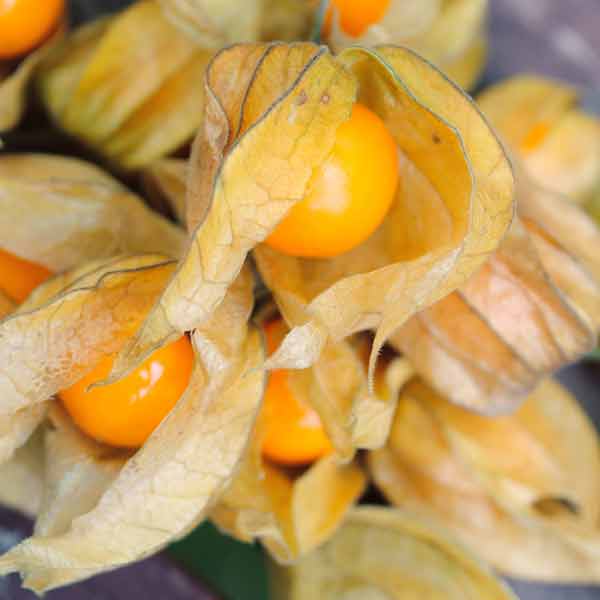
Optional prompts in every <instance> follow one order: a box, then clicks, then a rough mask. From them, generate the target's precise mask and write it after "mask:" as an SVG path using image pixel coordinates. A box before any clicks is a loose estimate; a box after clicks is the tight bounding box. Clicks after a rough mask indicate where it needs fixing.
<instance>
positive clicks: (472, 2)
mask: <svg viewBox="0 0 600 600" xmlns="http://www.w3.org/2000/svg"><path fill="white" fill-rule="evenodd" d="M487 11H488V2H487V0H391V1H390V3H389V7H388V8H387V10H386V12H385V14H384V16H383V18H382V19H381V21H379V22H378V23H375V24H373V25H371V26H369V27H368V28H367V29H366V30H365V31H364V33H362V34H361V35H360V36H359V37H353V36H350V35H348V34H347V33H345V32H344V31H343V30H342V29H341V27H340V25H339V21H338V19H339V16H338V14H337V10H336V9H335V7H334V9H333V11H332V25H331V31H330V32H329V34H328V35H327V41H328V42H329V43H330V44H331V46H332V47H333V48H334V50H336V51H339V50H341V49H342V48H346V47H348V46H352V45H355V44H359V45H362V46H374V47H375V46H378V45H381V44H401V45H403V46H406V47H408V48H412V49H413V50H415V51H416V52H418V53H419V54H421V55H422V56H424V57H425V58H427V59H428V60H430V61H431V62H433V63H434V64H435V65H436V66H437V67H438V68H440V69H441V70H442V71H444V72H445V73H446V74H447V75H448V76H450V77H451V78H452V79H453V80H454V81H456V82H457V83H458V84H459V85H460V86H461V87H463V88H465V89H471V88H472V87H474V85H475V83H476V82H477V80H478V79H479V76H480V75H481V72H482V71H483V69H484V67H485V62H486V59H487Z"/></svg>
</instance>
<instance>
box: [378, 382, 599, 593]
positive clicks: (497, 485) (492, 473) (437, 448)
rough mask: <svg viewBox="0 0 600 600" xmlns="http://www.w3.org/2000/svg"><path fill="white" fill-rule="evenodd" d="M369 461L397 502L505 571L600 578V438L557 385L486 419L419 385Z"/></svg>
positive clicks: (405, 394)
mask: <svg viewBox="0 0 600 600" xmlns="http://www.w3.org/2000/svg"><path fill="white" fill-rule="evenodd" d="M582 457H583V459H582ZM368 464H369V467H370V471H371V474H372V476H373V477H374V480H375V482H376V484H377V485H378V487H379V488H380V489H381V490H382V491H383V492H384V494H385V495H386V496H387V498H388V499H389V500H390V501H391V502H392V503H393V504H395V505H398V506H401V507H403V508H406V509H410V510H414V511H416V512H417V513H418V514H420V515H422V516H423V517H425V518H428V519H433V520H435V521H437V522H441V523H443V525H444V526H445V527H446V528H448V529H449V530H450V531H452V532H453V533H454V534H455V535H456V536H457V537H458V538H459V539H461V540H462V541H463V542H464V543H465V544H467V545H468V546H470V547H471V548H472V549H473V550H474V551H475V552H476V553H477V554H478V555H479V556H481V557H482V558H483V559H485V560H487V561H489V562H491V563H492V564H493V565H494V566H495V567H497V568H498V569H500V570H501V571H503V572H504V573H507V574H510V575H512V576H515V577H524V578H529V579H540V580H547V581H578V582H597V581H599V580H600V530H599V529H598V522H599V521H598V517H599V516H600V514H599V513H600V492H599V490H600V451H599V445H598V438H597V434H596V431H595V429H594V427H593V425H592V424H591V423H590V422H589V420H588V419H587V417H586V416H585V414H584V413H583V411H582V410H581V408H580V407H579V406H578V404H577V402H576V400H575V399H574V398H573V397H572V396H571V395H570V394H569V393H568V392H567V391H566V390H565V389H563V388H562V387H561V386H560V385H559V384H558V383H555V382H553V381H552V380H550V379H548V380H545V381H543V382H542V383H541V384H540V385H539V386H538V387H537V388H536V390H535V391H534V393H533V394H532V395H531V396H530V397H529V398H528V399H527V400H526V401H525V402H524V403H523V405H522V406H521V407H520V408H519V410H518V411H517V412H515V413H514V414H513V415H510V416H506V417H499V418H495V419H489V418H486V417H482V416H478V415H476V414H473V413H472V412H469V411H466V410H464V409H462V408H460V407H457V406H455V405H453V404H451V403H450V402H448V401H447V400H446V399H444V398H443V397H441V396H439V395H438V394H437V393H436V392H434V391H433V390H432V389H431V388H429V387H427V386H426V385H425V384H424V383H422V382H421V381H418V380H415V381H414V382H413V383H412V384H410V385H409V386H407V387H406V388H405V389H404V392H403V394H402V397H401V399H400V402H399V406H398V411H397V413H396V418H395V421H394V424H393V426H392V431H391V434H390V437H389V440H388V443H387V446H386V447H385V448H384V449H381V450H377V451H374V452H372V453H370V454H369V461H368Z"/></svg>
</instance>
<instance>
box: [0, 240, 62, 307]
mask: <svg viewBox="0 0 600 600" xmlns="http://www.w3.org/2000/svg"><path fill="white" fill-rule="evenodd" d="M51 275H52V273H51V272H50V271H49V270H48V269H46V267H43V266H42V265H38V264H36V263H34V262H30V261H28V260H25V259H24V258H19V257H18V256H15V255H14V254H11V253H10V252H6V251H5V250H0V290H2V291H3V292H4V293H5V294H6V295H7V296H9V297H10V298H12V299H13V300H14V301H15V302H18V303H21V302H23V300H25V298H27V296H29V294H30V293H31V292H32V291H33V290H34V289H35V288H36V287H37V286H38V285H40V284H41V283H43V282H44V281H45V280H46V279H48V277H50V276H51Z"/></svg>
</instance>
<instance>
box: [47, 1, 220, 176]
mask: <svg viewBox="0 0 600 600" xmlns="http://www.w3.org/2000/svg"><path fill="white" fill-rule="evenodd" d="M213 52H214V51H213V50H211V49H210V48H205V47H203V46H202V45H199V44H198V43H197V42H195V41H194V40H193V39H192V38H191V37H190V36H189V35H187V34H185V33H184V32H183V31H181V30H180V29H179V28H178V27H177V26H175V25H174V24H172V23H171V21H169V20H168V19H167V17H166V16H165V14H164V12H163V8H162V7H161V5H160V2H159V1H158V0H141V1H140V2H136V3H135V4H134V5H133V6H132V7H130V8H129V9H127V10H125V11H123V12H122V13H120V14H118V15H117V16H115V17H111V18H107V19H103V20H99V21H94V22H92V23H91V24H89V25H85V26H83V27H81V28H80V29H78V30H76V31H74V32H73V33H72V34H70V35H69V36H68V37H67V38H66V39H65V40H64V41H62V42H61V43H59V44H58V46H57V47H56V48H54V49H53V50H52V51H51V52H50V53H49V55H48V57H47V58H46V59H44V60H43V61H42V64H41V65H40V68H39V70H38V73H37V86H38V89H39V92H40V95H41V98H42V101H43V103H44V105H45V106H46V108H47V110H48V112H49V113H50V115H51V116H52V118H53V119H54V120H55V122H56V123H57V124H58V125H59V126H60V127H61V128H63V129H64V130H65V131H67V132H68V133H69V134H71V135H73V136H75V137H78V138H80V139H81V140H83V141H84V142H85V143H86V144H88V145H90V146H91V147H92V148H94V149H95V150H97V151H98V152H100V153H101V154H103V155H105V156H107V157H108V158H109V159H110V160H112V161H114V162H115V163H117V164H118V165H120V166H121V167H124V168H126V169H134V168H139V167H142V166H144V165H146V164H149V163H150V162H152V161H153V160H156V159H158V158H160V157H162V156H165V155H167V154H169V153H171V152H172V151H174V150H176V149H177V148H178V147H179V146H181V145H183V144H184V143H186V142H188V141H189V140H190V139H191V138H192V137H193V135H194V134H195V132H196V130H197V128H198V126H199V125H200V121H201V118H202V106H203V102H204V100H203V98H204V89H203V84H204V82H203V72H204V68H205V67H206V64H207V62H208V61H209V59H210V57H211V55H212V54H213Z"/></svg>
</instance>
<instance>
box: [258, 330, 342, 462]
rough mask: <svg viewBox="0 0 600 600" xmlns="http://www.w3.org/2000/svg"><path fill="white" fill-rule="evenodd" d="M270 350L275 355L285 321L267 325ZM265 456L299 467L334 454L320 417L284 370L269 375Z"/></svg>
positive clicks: (264, 408)
mask: <svg viewBox="0 0 600 600" xmlns="http://www.w3.org/2000/svg"><path fill="white" fill-rule="evenodd" d="M264 330H265V336H266V341H267V350H268V352H269V354H270V353H272V352H273V351H274V350H275V349H276V348H277V347H278V346H279V343H280V342H281V340H282V339H283V337H284V335H285V333H286V331H287V329H286V326H285V323H284V322H283V320H282V319H276V320H273V321H270V322H268V323H267V324H266V325H265V326H264ZM263 423H264V438H263V445H262V452H263V456H264V457H265V458H267V459H269V460H271V461H273V462H275V463H278V464H281V465H287V466H300V465H306V464H309V463H312V462H314V461H315V460H317V459H318V458H321V457H322V456H324V455H325V454H327V453H328V452H330V451H331V449H332V448H331V443H330V441H329V438H328V437H327V434H326V433H325V430H324V429H323V425H322V423H321V419H320V418H319V415H318V414H317V413H316V412H315V411H314V410H313V409H312V408H311V407H310V406H309V405H308V404H306V403H305V402H304V401H303V400H302V398H298V396H297V395H296V394H294V392H293V390H292V388H291V386H290V383H289V380H288V371H287V370H285V369H282V370H278V371H272V372H271V373H270V375H269V381H268V384H267V390H266V392H265V400H264V406H263Z"/></svg>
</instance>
